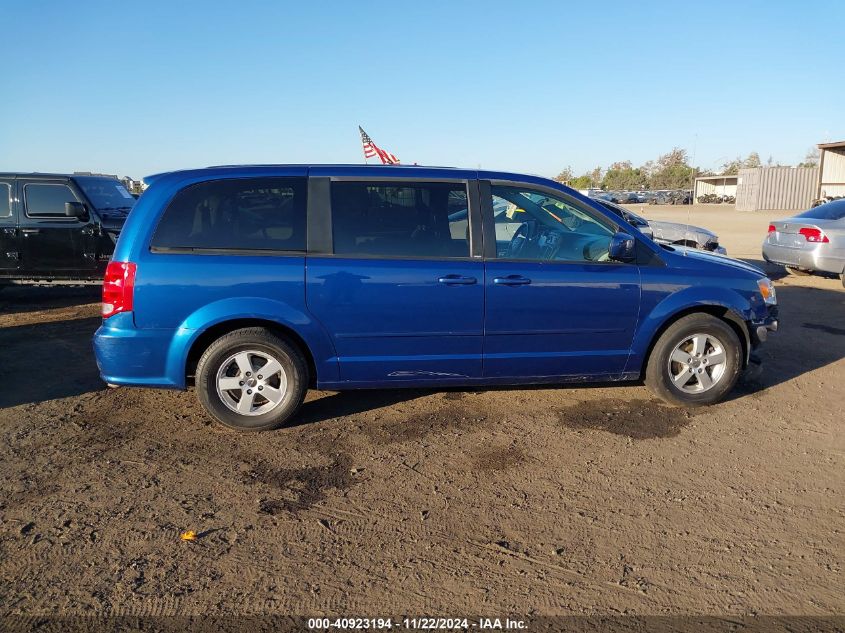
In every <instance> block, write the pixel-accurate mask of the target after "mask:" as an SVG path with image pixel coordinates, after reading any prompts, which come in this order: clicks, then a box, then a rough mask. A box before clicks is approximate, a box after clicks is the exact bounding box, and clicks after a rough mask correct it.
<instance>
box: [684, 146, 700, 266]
mask: <svg viewBox="0 0 845 633" xmlns="http://www.w3.org/2000/svg"><path fill="white" fill-rule="evenodd" d="M697 149H698V132H696V133H695V140H694V141H693V142H692V165H690V174H689V177H690V199H689V204H688V205H687V225H686V226H685V227H684V242H686V241H687V235H689V224H690V215H691V214H692V203H693V202H694V201H695V172H696V169H697V167H696V166H695V152H696V150H697ZM688 250H689V246H687V245H684V257H686V256H687V251H688Z"/></svg>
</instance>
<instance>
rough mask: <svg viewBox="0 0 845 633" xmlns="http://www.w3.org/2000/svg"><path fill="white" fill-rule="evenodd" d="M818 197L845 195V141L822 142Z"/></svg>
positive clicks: (820, 145)
mask: <svg viewBox="0 0 845 633" xmlns="http://www.w3.org/2000/svg"><path fill="white" fill-rule="evenodd" d="M818 148H819V152H820V155H819V181H818V187H817V189H816V198H817V199H818V198H824V197H825V196H831V197H834V198H835V197H837V196H845V141H839V142H838V143H820V144H819V146H818Z"/></svg>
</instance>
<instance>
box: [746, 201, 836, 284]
mask: <svg viewBox="0 0 845 633" xmlns="http://www.w3.org/2000/svg"><path fill="white" fill-rule="evenodd" d="M763 258H764V259H765V260H766V261H767V262H771V263H773V264H780V265H781V266H786V268H787V270H792V271H794V270H797V271H819V272H827V273H833V274H835V275H839V276H840V277H841V278H842V283H843V285H845V200H835V201H834V202H828V203H827V204H822V205H820V206H818V207H815V208H813V209H810V210H809V211H805V212H804V213H801V214H799V215H796V216H794V217H791V218H786V219H784V220H776V221H774V222H772V223H771V224H770V225H769V232H768V235H766V240H765V241H764V242H763Z"/></svg>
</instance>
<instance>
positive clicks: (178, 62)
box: [0, 0, 845, 178]
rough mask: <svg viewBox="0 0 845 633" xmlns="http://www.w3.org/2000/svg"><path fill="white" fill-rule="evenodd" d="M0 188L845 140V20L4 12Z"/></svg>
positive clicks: (772, 148) (397, 11)
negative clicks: (269, 166) (189, 172)
mask: <svg viewBox="0 0 845 633" xmlns="http://www.w3.org/2000/svg"><path fill="white" fill-rule="evenodd" d="M0 8H2V23H3V25H4V28H3V34H2V36H0V62H2V64H0V68H2V71H1V72H0V76H1V77H3V80H4V81H3V85H4V88H3V90H2V91H0V94H2V98H0V170H27V171H29V170H36V171H74V170H93V171H102V172H107V173H117V174H118V175H129V176H133V177H135V178H138V177H141V176H144V175H147V174H150V173H155V172H159V171H166V170H171V169H178V168H189V167H198V166H206V165H214V164H232V163H259V162H271V163H286V162H287V163H289V162H296V163H299V162H318V163H329V162H350V163H359V162H362V160H363V157H362V153H361V144H360V139H359V136H358V130H357V125H358V124H361V125H362V126H363V127H364V129H365V130H366V131H367V132H368V133H369V134H370V136H372V137H373V140H374V141H375V142H376V143H377V144H379V145H380V146H382V147H384V148H386V149H388V150H389V151H391V152H393V153H394V154H396V155H398V156H399V158H400V159H402V161H403V162H405V163H413V162H418V163H420V164H431V165H456V166H464V167H477V166H478V165H481V166H482V167H485V168H502V169H510V170H514V171H526V172H531V173H539V174H543V175H547V176H553V175H555V174H557V173H558V172H559V171H560V170H561V168H563V167H565V166H566V165H571V166H572V167H573V169H574V170H575V171H576V172H579V173H580V172H582V171H586V170H587V169H590V168H592V167H595V166H596V165H603V166H606V165H608V164H609V163H611V162H613V161H616V160H625V159H627V160H631V161H633V162H634V163H635V164H639V163H642V162H644V161H646V160H648V159H653V158H656V157H657V156H658V155H659V154H661V153H665V152H667V151H668V150H670V149H671V148H672V147H673V146H676V145H677V146H681V147H685V148H687V150H688V151H689V153H690V155H693V153H694V154H695V163H696V164H698V165H700V166H701V167H702V168H705V169H713V168H718V166H719V165H721V163H723V162H725V161H726V160H728V159H730V158H733V157H735V156H737V155H738V154H742V155H745V154H747V153H748V152H750V151H757V152H759V154H760V156H761V157H762V159H763V161H765V160H766V159H767V158H768V157H769V156H770V155H771V156H772V157H773V158H774V160H776V161H780V162H783V163H785V164H795V163H797V162H798V161H800V160H802V159H803V157H804V155H805V153H806V151H807V149H808V148H809V147H811V146H813V145H815V144H816V143H819V142H822V141H825V140H841V139H845V46H843V44H842V38H841V34H840V33H839V31H840V30H841V26H842V24H843V23H845V2H841V1H840V0H830V1H813V0H809V1H805V2H801V3H797V2H794V1H792V0H789V1H773V0H770V1H769V2H762V1H743V2H735V1H724V2H723V1H719V0H716V1H710V2H707V3H702V2H678V1H677V0H675V1H671V2H631V1H622V2H610V1H606V2H578V3H569V2H564V1H550V2H531V1H522V2H514V1H513V0H511V1H508V2H497V1H493V0H485V1H483V2H468V1H467V2H462V1H459V0H453V1H451V2H439V1H433V0H424V1H417V2H405V1H402V0H392V1H390V2H368V1H365V0H359V1H358V2H350V1H342V2H340V1H339V2H328V1H326V2H322V1H321V2H295V3H294V2H281V1H280V2H270V1H269V0H268V1H267V2H251V1H249V0H240V1H238V2H216V1H214V0H204V1H200V2H191V1H182V0H169V1H168V2H158V1H155V0H149V1H146V2H143V3H117V2H80V3H76V2H67V1H61V2H59V1H52V2H49V1H38V0H30V1H26V2H23V1H15V0H0Z"/></svg>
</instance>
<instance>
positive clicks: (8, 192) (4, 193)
mask: <svg viewBox="0 0 845 633" xmlns="http://www.w3.org/2000/svg"><path fill="white" fill-rule="evenodd" d="M10 217H12V187H11V185H9V183H6V182H0V218H10Z"/></svg>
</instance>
